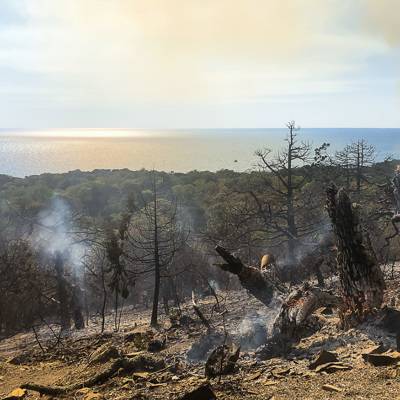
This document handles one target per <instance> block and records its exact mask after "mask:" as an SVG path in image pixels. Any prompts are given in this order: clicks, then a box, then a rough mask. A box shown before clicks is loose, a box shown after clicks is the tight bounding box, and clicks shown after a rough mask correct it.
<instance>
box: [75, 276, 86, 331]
mask: <svg viewBox="0 0 400 400" xmlns="http://www.w3.org/2000/svg"><path fill="white" fill-rule="evenodd" d="M81 299H82V292H81V289H80V288H79V286H78V284H77V282H75V284H74V286H73V291H72V319H73V320H74V325H75V329H83V328H84V327H85V319H84V318H83V312H82V300H81Z"/></svg>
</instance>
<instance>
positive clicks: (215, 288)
mask: <svg viewBox="0 0 400 400" xmlns="http://www.w3.org/2000/svg"><path fill="white" fill-rule="evenodd" d="M208 284H209V285H210V286H211V287H212V288H213V290H214V291H215V292H218V291H219V284H218V282H217V281H215V280H214V279H210V280H209V282H208Z"/></svg>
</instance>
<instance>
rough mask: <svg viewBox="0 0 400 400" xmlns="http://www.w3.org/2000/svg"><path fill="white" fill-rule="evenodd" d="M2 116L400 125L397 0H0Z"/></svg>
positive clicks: (57, 120) (55, 122) (113, 122)
mask: <svg viewBox="0 0 400 400" xmlns="http://www.w3.org/2000/svg"><path fill="white" fill-rule="evenodd" d="M0 69H1V73H0V126H1V127H5V128H13V127H15V128H18V127H22V128H52V127H59V128H68V127H110V128H111V127H118V128H123V127H132V128H180V127H198V128H201V127H223V128H230V127H280V126H282V125H283V124H284V123H285V121H287V120H291V119H295V120H296V121H298V122H299V124H300V125H302V126H307V127H312V126H314V127H326V126H330V127H331V126H333V127H335V126H348V127H367V126H369V127H399V126H400V0H286V1H285V0H0Z"/></svg>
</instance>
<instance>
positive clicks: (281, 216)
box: [251, 121, 311, 263]
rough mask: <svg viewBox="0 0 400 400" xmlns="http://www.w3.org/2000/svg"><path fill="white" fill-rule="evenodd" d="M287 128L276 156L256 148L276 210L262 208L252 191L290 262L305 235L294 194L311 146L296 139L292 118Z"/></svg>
mask: <svg viewBox="0 0 400 400" xmlns="http://www.w3.org/2000/svg"><path fill="white" fill-rule="evenodd" d="M286 126H287V128H288V130H289V133H288V136H287V138H286V142H287V145H286V147H285V148H284V149H283V150H282V151H280V152H279V153H278V154H277V155H276V157H275V158H271V157H270V155H271V150H269V149H265V150H259V151H257V152H256V155H257V157H258V158H259V167H260V169H261V172H266V173H267V174H264V175H263V182H264V184H265V186H266V187H267V189H268V191H269V192H271V193H272V194H273V196H275V197H276V203H277V204H278V205H279V207H278V208H279V209H278V210H275V211H274V210H272V209H271V207H270V205H269V204H268V205H267V206H268V207H267V209H265V207H264V201H263V199H262V198H260V196H259V195H257V194H256V193H255V192H254V191H252V192H251V196H252V197H253V199H254V201H255V203H256V206H257V207H258V209H259V213H260V216H261V217H262V218H263V219H264V220H265V223H266V225H267V226H268V227H270V228H272V231H273V232H272V233H273V234H274V235H277V236H278V237H281V238H284V240H286V241H287V248H288V258H289V262H290V263H294V260H295V250H296V246H297V242H298V238H299V235H302V234H305V233H306V232H304V229H303V228H302V230H301V232H300V231H299V226H298V223H297V220H296V212H297V208H296V201H295V200H296V194H297V193H298V191H300V190H301V188H302V187H303V186H304V184H305V183H306V177H305V176H304V171H303V175H302V174H300V173H299V171H300V170H299V167H301V166H303V165H306V164H307V162H308V161H309V160H310V152H311V150H310V145H309V144H307V143H304V142H299V141H298V138H297V131H298V130H299V128H298V127H297V126H296V124H295V122H294V121H291V122H289V123H288V124H287V125H286Z"/></svg>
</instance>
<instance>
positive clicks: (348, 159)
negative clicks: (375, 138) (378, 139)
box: [336, 139, 376, 196]
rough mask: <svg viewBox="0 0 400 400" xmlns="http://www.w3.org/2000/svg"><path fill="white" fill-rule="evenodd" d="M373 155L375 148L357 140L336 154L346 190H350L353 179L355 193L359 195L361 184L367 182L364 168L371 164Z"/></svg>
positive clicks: (373, 158)
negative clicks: (344, 179) (342, 171)
mask: <svg viewBox="0 0 400 400" xmlns="http://www.w3.org/2000/svg"><path fill="white" fill-rule="evenodd" d="M375 155H376V151H375V147H374V146H372V145H370V144H369V143H368V142H367V141H366V140H364V139H361V140H357V141H356V142H353V143H351V144H350V145H347V146H346V147H345V148H344V149H343V150H341V151H338V152H337V153H336V162H337V165H338V166H339V168H340V169H342V170H344V175H345V178H346V189H347V190H349V189H350V185H351V180H352V179H354V181H355V185H356V188H355V190H356V193H357V195H358V196H359V195H360V193H361V188H362V184H363V183H365V182H367V181H368V180H367V176H366V173H365V170H366V167H368V166H370V165H372V164H373V162H374V160H375Z"/></svg>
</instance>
